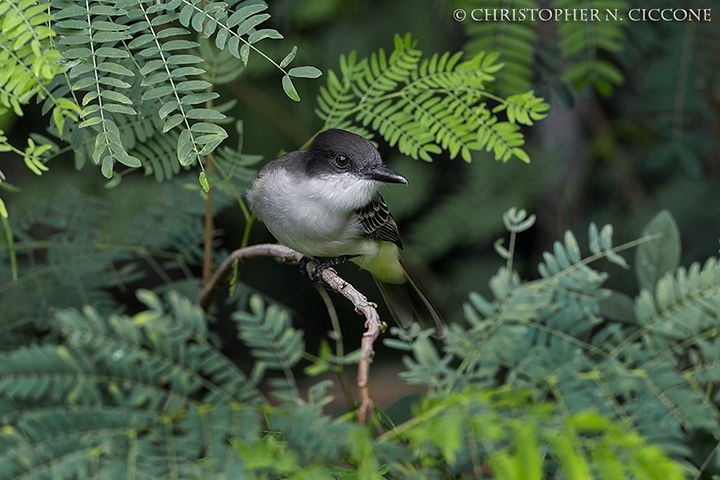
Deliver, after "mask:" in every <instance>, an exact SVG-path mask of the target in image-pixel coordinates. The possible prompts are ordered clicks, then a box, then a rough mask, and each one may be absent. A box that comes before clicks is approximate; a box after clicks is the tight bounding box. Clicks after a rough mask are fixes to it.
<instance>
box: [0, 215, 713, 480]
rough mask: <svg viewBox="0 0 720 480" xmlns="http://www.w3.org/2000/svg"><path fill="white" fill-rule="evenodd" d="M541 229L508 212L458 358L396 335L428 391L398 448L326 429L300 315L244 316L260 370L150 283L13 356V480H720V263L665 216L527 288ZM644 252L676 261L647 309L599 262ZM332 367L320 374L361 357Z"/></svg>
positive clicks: (458, 331) (8, 360)
mask: <svg viewBox="0 0 720 480" xmlns="http://www.w3.org/2000/svg"><path fill="white" fill-rule="evenodd" d="M101 207H102V205H101V204H98V205H96V207H95V209H96V210H98V211H100V210H101ZM88 210H89V209H88V208H87V207H86V208H82V209H81V210H80V211H82V212H87V211H88ZM190 215H191V216H195V218H198V219H199V212H195V213H192V212H190ZM97 216H98V214H94V215H85V216H84V217H87V220H84V221H88V222H89V223H90V222H91V218H92V217H97ZM14 217H17V218H19V217H20V215H19V214H17V215H14ZM43 217H44V218H48V221H49V222H51V221H52V219H53V218H57V219H58V221H61V220H62V219H63V218H66V216H65V215H58V216H57V217H53V215H43ZM155 218H156V221H157V219H159V218H160V217H155ZM80 220H81V221H82V218H81V219H80ZM95 221H97V220H95ZM533 221H534V217H527V215H526V214H525V212H524V211H517V210H511V211H509V212H507V214H506V215H505V217H504V223H505V225H506V226H507V227H508V229H509V230H510V231H511V243H510V247H509V248H505V247H502V246H500V245H499V244H498V247H497V248H498V252H499V253H500V254H501V256H503V257H504V258H505V259H506V260H507V261H508V264H507V265H506V266H505V267H503V268H502V269H501V270H500V271H499V272H498V274H497V275H496V276H495V277H493V278H492V279H491V282H490V284H491V287H492V289H493V292H494V293H495V296H496V298H495V299H494V300H487V299H485V298H483V297H482V296H480V295H479V294H473V295H472V296H471V297H470V303H468V304H467V306H466V308H465V312H466V317H467V320H468V322H469V325H468V327H463V326H461V325H458V324H453V325H451V327H450V329H449V331H448V333H447V336H446V338H445V339H444V340H443V345H442V349H441V350H438V349H437V347H436V346H435V345H434V344H433V343H432V342H431V340H430V337H429V334H430V332H421V331H417V330H412V331H410V332H405V331H401V330H398V331H396V332H395V333H396V334H397V335H398V339H387V340H386V342H387V343H388V344H389V345H390V346H393V347H395V348H399V349H401V350H403V351H407V352H408V353H409V354H410V356H408V357H406V358H405V360H404V361H405V366H406V370H405V372H404V373H402V374H401V376H402V377H403V378H404V379H405V381H407V382H409V383H411V384H420V385H425V386H426V387H427V389H428V392H427V395H426V397H425V398H424V399H423V400H422V401H421V402H420V405H419V407H418V409H417V410H415V412H414V415H413V417H412V418H411V419H410V420H408V421H407V422H405V423H401V424H397V425H392V424H391V423H388V419H387V418H386V417H385V416H384V415H383V414H382V413H381V412H379V411H378V415H377V417H376V419H375V422H377V425H378V426H382V427H384V428H386V429H387V432H386V433H384V434H383V435H380V436H372V435H371V433H370V430H368V429H366V427H362V426H360V425H357V424H356V423H355V422H354V421H353V419H352V416H347V415H346V416H343V417H339V418H335V419H332V418H330V417H328V416H327V415H326V414H325V413H324V412H323V407H324V406H325V405H327V404H328V402H330V401H331V397H329V396H328V394H327V388H328V386H329V382H328V381H327V380H323V381H321V382H320V383H317V384H315V385H313V386H311V387H310V388H309V390H308V391H307V392H303V391H301V389H300V387H299V385H298V383H297V381H296V379H295V367H297V366H298V362H299V361H300V360H301V358H302V357H303V351H304V349H305V346H304V345H305V344H304V341H303V334H302V332H301V331H299V330H297V329H295V328H293V327H292V326H291V325H290V321H289V315H288V313H287V311H286V310H284V309H283V308H281V307H279V306H277V305H274V304H270V305H268V304H266V303H265V302H264V301H262V300H261V299H260V297H259V296H252V297H250V301H249V302H248V304H247V307H242V306H239V307H237V310H236V312H235V314H234V315H233V319H234V321H235V324H236V327H237V329H238V336H239V338H241V339H242V340H243V341H244V342H245V344H246V345H247V347H248V348H249V350H250V353H251V355H252V356H253V357H254V366H253V368H251V369H249V371H247V373H246V371H244V370H243V369H240V368H238V367H237V366H236V365H235V364H234V363H233V362H232V361H230V360H229V359H228V358H227V357H226V356H225V355H223V354H222V353H221V351H220V350H219V348H218V344H217V343H216V341H215V340H214V337H213V336H212V335H211V333H210V330H209V327H208V323H207V317H206V315H205V314H203V313H202V312H201V311H200V310H199V309H198V307H196V306H194V305H193V304H192V302H191V301H190V300H188V299H186V298H184V297H182V296H181V295H179V294H177V293H175V292H169V293H168V295H167V301H166V302H163V301H161V300H160V298H159V297H158V296H157V295H156V294H154V293H152V292H150V291H148V290H139V291H138V293H137V296H138V299H139V300H140V301H141V302H142V303H143V304H144V309H142V310H141V311H139V312H138V313H136V314H134V315H124V314H118V313H113V309H112V308H106V309H105V312H106V313H100V312H99V311H98V310H96V309H95V308H92V307H87V306H86V307H82V309H81V310H79V309H76V308H71V309H67V308H61V309H58V310H56V311H54V312H53V313H51V314H50V315H51V318H50V319H49V320H50V321H49V322H48V323H47V324H46V328H48V329H49V332H50V335H48V336H46V337H45V339H44V340H43V341H41V342H39V343H37V342H36V343H33V344H28V345H26V346H20V347H14V348H12V349H9V350H7V351H6V352H5V353H3V354H2V355H0V371H1V372H2V375H1V376H0V416H1V417H2V419H3V424H4V427H3V429H2V432H1V433H0V441H2V443H3V445H4V447H3V449H2V450H1V451H2V454H1V455H0V463H1V464H2V466H3V468H0V472H2V474H0V476H2V478H5V477H7V478H11V477H14V476H17V475H22V474H25V475H38V476H43V475H46V474H50V472H53V474H55V475H64V476H77V475H81V476H82V475H85V476H100V477H106V476H107V477H111V478H114V477H123V478H126V477H129V478H160V477H164V476H167V477H177V478H180V477H199V476H210V477H215V476H221V477H225V478H227V477H233V478H279V477H282V478H285V477H287V478H336V477H337V476H341V475H356V476H357V478H380V475H383V474H386V475H387V476H389V478H427V477H428V476H438V475H439V476H440V478H467V475H470V472H472V471H475V472H476V475H477V474H478V472H480V471H481V470H486V474H487V475H489V473H487V472H488V471H491V472H492V475H493V476H494V478H498V479H510V478H540V476H541V475H546V476H551V477H564V478H625V477H634V478H658V479H660V478H682V474H681V472H682V471H685V472H687V471H690V472H693V473H694V474H695V475H696V478H700V476H701V475H703V472H705V473H709V472H714V471H715V469H717V468H718V465H717V461H718V460H717V455H716V453H715V452H714V451H712V452H708V453H704V454H701V453H697V452H695V451H694V450H693V449H692V443H691V442H692V441H693V440H692V439H693V438H695V437H696V435H698V434H701V433H703V432H708V433H711V432H717V431H720V429H718V425H717V423H718V422H719V421H720V415H718V414H717V407H716V406H715V405H716V401H717V399H716V398H714V396H713V395H714V394H713V392H714V391H715V389H714V388H713V385H714V383H716V382H718V381H719V380H720V379H718V378H717V372H716V370H717V369H716V368H715V364H716V363H717V362H718V358H717V354H718V351H720V349H719V348H718V345H717V342H718V329H717V327H716V326H715V325H714V323H713V322H714V319H715V318H716V312H717V311H718V308H719V307H720V305H719V303H720V288H718V285H720V269H719V268H718V263H717V261H715V260H713V259H710V260H709V261H708V262H707V263H706V265H705V266H704V267H702V268H701V267H700V266H699V265H694V266H691V267H690V268H689V269H687V270H686V269H683V268H681V267H680V268H678V267H677V265H669V264H667V261H666V259H665V258H664V257H663V256H658V255H657V254H656V253H654V252H658V251H669V250H672V249H675V248H677V242H678V237H677V235H676V230H675V227H674V222H673V220H672V218H671V217H670V216H669V215H668V214H667V213H662V214H660V215H659V216H658V217H657V218H656V219H655V220H654V221H653V222H651V224H650V225H649V227H648V229H647V230H646V233H647V235H646V236H645V237H643V238H641V239H640V240H638V241H635V242H633V243H632V244H630V245H625V246H621V247H615V246H613V244H612V228H611V227H609V226H605V227H603V228H601V229H598V228H596V227H595V226H594V225H591V227H590V233H589V250H590V253H591V255H590V256H588V257H583V256H582V254H581V251H580V248H579V245H578V243H577V241H576V240H575V236H574V235H572V234H571V233H570V232H567V233H566V234H565V237H564V240H563V242H557V243H556V245H555V247H554V250H553V253H552V254H551V253H548V254H546V255H545V261H544V262H543V264H541V265H540V267H539V271H540V274H541V278H540V279H539V280H535V281H530V282H520V280H519V277H518V275H517V273H516V272H514V270H513V265H512V263H513V255H514V252H513V244H514V242H515V241H516V240H515V239H516V236H517V235H519V234H521V233H522V232H523V231H525V230H527V229H529V228H530V227H531V225H532V223H533ZM181 223H182V222H176V221H172V222H169V225H168V226H169V227H170V225H172V226H171V227H170V228H171V229H172V230H176V229H178V228H181ZM57 227H62V224H60V223H58V224H57ZM145 231H148V230H145ZM149 231H151V232H152V235H151V237H158V238H157V239H150V238H148V239H147V240H146V241H147V242H148V245H156V244H162V243H164V242H167V240H165V241H162V240H161V239H162V238H163V233H162V232H163V230H162V229H157V230H155V231H152V230H149ZM654 232H661V233H660V234H658V233H654ZM662 233H664V234H665V235H664V236H661V234H662ZM146 237H147V236H143V238H146ZM60 238H62V237H57V238H53V239H52V241H51V243H59V239H60ZM138 240H139V238H137V237H136V241H138ZM637 244H639V245H640V246H639V247H638V248H640V249H641V251H640V252H639V253H638V258H639V259H643V258H644V259H645V261H641V262H639V264H638V265H636V268H637V269H638V276H639V277H640V278H646V279H648V278H651V276H652V275H659V274H660V273H661V272H662V270H663V269H666V268H668V267H670V268H669V271H668V272H667V273H666V274H665V275H664V276H661V277H659V280H658V281H657V284H656V286H655V291H654V294H653V293H651V291H650V290H648V289H643V290H642V292H641V294H640V295H639V296H638V298H637V299H635V301H634V302H633V301H632V300H630V299H629V298H627V297H624V296H622V295H621V294H619V293H618V292H611V291H609V290H607V289H604V288H602V284H603V282H604V281H605V280H606V279H607V274H606V273H602V272H599V271H597V270H594V269H592V268H591V267H589V265H588V264H589V263H590V262H591V261H595V260H598V259H601V258H606V259H608V260H610V261H612V262H614V263H617V264H619V265H626V264H625V261H624V259H623V258H622V257H621V256H620V255H619V252H620V251H621V250H622V249H624V248H627V247H629V246H632V245H637ZM653 259H654V261H653ZM128 260H130V258H126V261H128ZM76 262H77V263H80V264H83V263H88V261H83V260H80V259H78V260H76ZM659 265H664V266H663V267H662V268H660V267H659ZM641 272H642V273H641ZM84 275H85V276H86V277H87V274H84ZM649 275H650V276H649ZM88 278H89V277H88ZM102 287H103V286H102V285H101V286H100V287H99V288H98V290H102V289H103V288H102ZM54 301H56V300H54ZM78 303H85V302H82V301H81V302H78ZM39 315H42V314H41V313H40V314H39ZM351 356H352V357H354V353H350V354H348V357H351ZM332 357H333V355H329V356H328V355H325V360H321V362H322V361H328V359H330V360H332V361H334V362H340V363H342V362H344V358H340V357H335V358H334V359H333V358H332ZM261 386H262V387H261ZM371 389H372V386H371ZM371 391H372V390H371ZM303 398H307V400H302V399H303ZM228 439H231V440H230V442H228ZM716 442H717V439H716ZM703 455H704V456H703ZM668 456H669V457H672V458H675V459H676V460H679V461H681V462H682V464H683V470H682V471H681V470H680V469H679V467H678V465H676V464H675V463H672V462H671V461H670V460H668ZM488 469H489V470H488Z"/></svg>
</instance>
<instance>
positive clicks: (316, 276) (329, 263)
mask: <svg viewBox="0 0 720 480" xmlns="http://www.w3.org/2000/svg"><path fill="white" fill-rule="evenodd" d="M353 257H357V255H340V256H339V257H335V258H330V259H328V260H325V261H324V262H318V265H317V266H316V267H315V270H313V272H312V275H311V276H310V278H311V279H312V281H313V282H315V283H317V284H318V285H320V286H321V287H323V288H324V289H325V290H332V289H331V288H330V286H329V285H328V284H327V282H325V280H323V278H322V274H323V272H324V271H325V270H327V269H328V268H332V267H334V266H335V265H340V264H341V263H345V262H347V261H348V260H350V259H351V258H353ZM310 261H316V262H317V260H315V259H314V258H311V257H307V256H303V257H302V258H301V259H300V271H301V272H302V274H303V275H307V274H308V273H307V264H308V262H310Z"/></svg>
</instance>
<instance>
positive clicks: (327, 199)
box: [247, 128, 445, 336]
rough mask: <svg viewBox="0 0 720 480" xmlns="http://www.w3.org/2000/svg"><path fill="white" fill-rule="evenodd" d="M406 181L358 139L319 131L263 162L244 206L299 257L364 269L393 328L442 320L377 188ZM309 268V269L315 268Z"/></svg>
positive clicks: (436, 323) (439, 325) (367, 143)
mask: <svg viewBox="0 0 720 480" xmlns="http://www.w3.org/2000/svg"><path fill="white" fill-rule="evenodd" d="M385 184H404V185H408V181H407V179H406V178H405V177H404V176H402V175H401V174H399V173H397V172H395V171H394V170H391V169H390V168H388V167H387V166H385V165H384V164H383V161H382V158H381V156H380V153H379V152H378V150H377V148H375V146H374V145H373V144H372V143H371V142H370V141H369V140H368V139H367V138H365V137H363V136H361V135H358V134H356V133H353V132H349V131H347V130H342V129H336V128H333V129H328V130H325V131H322V132H320V133H319V134H317V135H316V136H315V138H314V139H313V140H312V142H311V144H310V146H309V147H308V148H307V149H306V150H297V151H293V152H289V153H286V154H284V155H282V156H281V157H279V158H277V159H275V160H272V161H271V162H269V163H267V164H266V165H265V166H264V167H263V168H262V169H261V170H260V172H259V174H258V176H257V178H256V179H255V180H254V182H253V183H252V185H251V186H250V188H249V190H248V193H247V198H248V202H249V205H250V209H251V210H252V212H253V213H254V214H256V215H257V217H258V218H259V220H260V221H261V222H262V223H264V224H265V226H266V227H267V229H268V230H269V231H270V233H271V234H272V235H273V236H274V237H275V238H276V239H277V240H278V242H280V243H281V244H283V245H285V246H287V247H290V248H292V249H293V250H295V251H297V252H299V253H300V254H302V255H303V256H305V257H309V258H313V259H317V258H328V259H330V260H328V261H327V262H323V263H320V266H319V267H318V268H327V267H328V266H330V265H335V264H337V263H340V262H342V261H345V260H346V259H349V260H350V261H352V262H353V263H355V264H357V265H358V266H360V268H362V269H364V270H367V271H368V272H370V273H371V274H372V276H373V278H374V279H375V282H376V283H377V286H378V289H379V290H380V293H381V295H382V297H383V300H384V301H385V303H386V304H387V306H388V309H389V310H390V313H391V315H392V316H393V317H394V319H395V321H396V322H397V323H398V325H400V326H401V327H403V328H405V329H409V328H410V327H411V326H412V325H413V324H419V325H420V326H421V327H423V328H424V327H432V326H433V325H434V327H435V329H436V332H435V333H436V336H442V334H443V332H444V329H445V324H444V322H443V319H442V317H441V316H440V314H439V313H438V312H437V310H436V309H435V307H434V306H433V305H432V304H431V303H430V301H429V300H428V298H427V296H426V295H425V294H424V293H423V292H422V290H421V289H420V287H419V286H418V284H417V282H416V281H415V280H414V279H413V278H412V277H411V276H410V274H409V273H408V270H407V268H406V266H405V264H404V262H403V260H402V257H401V256H400V250H401V249H402V242H401V240H400V234H399V232H398V227H397V224H396V222H395V219H394V218H393V216H392V214H391V213H390V209H389V208H388V206H387V204H386V203H385V200H384V199H383V197H382V195H380V189H381V187H382V186H384V185H385ZM316 271H317V269H316Z"/></svg>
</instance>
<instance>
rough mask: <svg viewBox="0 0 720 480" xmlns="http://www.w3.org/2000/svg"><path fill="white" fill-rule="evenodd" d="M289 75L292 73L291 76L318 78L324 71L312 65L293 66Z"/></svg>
mask: <svg viewBox="0 0 720 480" xmlns="http://www.w3.org/2000/svg"><path fill="white" fill-rule="evenodd" d="M288 75H290V76H291V77H299V78H317V77H319V76H320V75H322V72H321V71H320V69H318V68H315V67H312V66H305V67H294V68H291V69H290V71H289V72H288Z"/></svg>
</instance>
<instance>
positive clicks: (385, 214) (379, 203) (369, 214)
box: [356, 193, 402, 248]
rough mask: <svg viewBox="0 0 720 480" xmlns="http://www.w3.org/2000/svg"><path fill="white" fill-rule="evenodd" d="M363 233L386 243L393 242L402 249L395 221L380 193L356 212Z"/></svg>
mask: <svg viewBox="0 0 720 480" xmlns="http://www.w3.org/2000/svg"><path fill="white" fill-rule="evenodd" d="M356 212H357V214H358V218H359V219H360V224H361V225H362V228H363V232H364V233H365V235H367V236H368V237H372V238H377V239H378V240H384V241H386V242H392V243H394V244H395V245H397V246H398V247H400V248H402V242H401V241H400V234H399V233H398V228H397V224H396V223H395V219H394V218H393V216H392V214H391V213H390V209H389V208H388V206H387V204H385V200H383V198H382V195H380V194H379V193H378V194H377V195H375V197H373V199H372V200H371V201H370V203H368V204H367V205H365V206H364V207H362V208H358V209H357V210H356Z"/></svg>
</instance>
